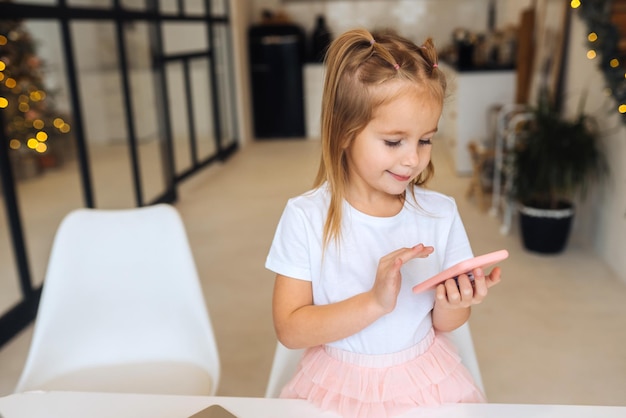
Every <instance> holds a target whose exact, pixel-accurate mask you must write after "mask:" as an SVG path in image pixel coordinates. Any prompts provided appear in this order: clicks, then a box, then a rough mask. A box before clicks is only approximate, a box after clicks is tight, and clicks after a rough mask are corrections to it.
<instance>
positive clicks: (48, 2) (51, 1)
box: [13, 0, 57, 6]
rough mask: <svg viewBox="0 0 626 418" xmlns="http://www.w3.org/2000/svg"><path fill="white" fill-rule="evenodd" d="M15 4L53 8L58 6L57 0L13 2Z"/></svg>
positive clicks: (22, 0) (16, 0)
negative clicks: (52, 6)
mask: <svg viewBox="0 0 626 418" xmlns="http://www.w3.org/2000/svg"><path fill="white" fill-rule="evenodd" d="M13 2H14V3H19V4H33V5H42V6H51V5H55V4H57V0H13Z"/></svg>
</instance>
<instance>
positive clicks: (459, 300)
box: [435, 267, 500, 309]
mask: <svg viewBox="0 0 626 418" xmlns="http://www.w3.org/2000/svg"><path fill="white" fill-rule="evenodd" d="M472 273H473V275H474V281H473V282H472V281H471V280H470V278H469V277H468V276H467V274H462V275H460V276H459V277H458V279H457V280H458V285H457V280H454V279H448V280H446V281H445V282H443V283H441V284H440V285H438V286H437V290H436V293H435V302H436V304H437V305H438V306H439V307H441V308H447V309H458V308H468V307H470V306H472V305H476V304H479V303H481V302H482V301H483V300H484V299H485V298H486V297H487V293H488V289H489V288H490V287H492V286H495V285H497V284H498V283H500V268H499V267H494V268H493V270H491V273H489V275H487V276H485V274H484V272H483V269H482V268H480V267H479V268H476V269H474V270H473V271H472Z"/></svg>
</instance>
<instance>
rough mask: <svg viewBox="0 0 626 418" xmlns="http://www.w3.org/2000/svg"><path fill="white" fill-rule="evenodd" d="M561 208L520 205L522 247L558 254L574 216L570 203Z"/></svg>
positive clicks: (564, 243) (537, 251)
mask: <svg viewBox="0 0 626 418" xmlns="http://www.w3.org/2000/svg"><path fill="white" fill-rule="evenodd" d="M568 206H569V207H566V208H562V209H537V208H533V207H529V206H520V227H521V231H522V241H523V243H524V247H525V248H526V249H527V250H529V251H533V252H536V253H542V254H558V253H560V252H562V251H563V250H564V249H565V247H566V245H567V241H568V238H569V233H570V230H571V227H572V219H573V218H574V209H573V208H572V206H571V205H568Z"/></svg>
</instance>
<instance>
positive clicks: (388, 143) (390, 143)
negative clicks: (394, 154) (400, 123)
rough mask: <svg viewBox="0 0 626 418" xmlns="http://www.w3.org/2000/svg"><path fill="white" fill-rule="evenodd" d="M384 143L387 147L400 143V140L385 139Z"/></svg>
mask: <svg viewBox="0 0 626 418" xmlns="http://www.w3.org/2000/svg"><path fill="white" fill-rule="evenodd" d="M385 145H387V146H388V147H391V148H393V147H397V146H399V145H400V141H387V140H385Z"/></svg>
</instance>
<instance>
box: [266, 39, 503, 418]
mask: <svg viewBox="0 0 626 418" xmlns="http://www.w3.org/2000/svg"><path fill="white" fill-rule="evenodd" d="M325 63H326V80H325V85H324V92H323V107H322V158H321V163H320V167H319V172H318V175H317V178H316V180H315V184H314V188H313V190H311V191H309V192H307V193H304V194H303V195H301V196H298V197H295V198H293V199H290V200H289V202H288V203H287V206H286V208H285V210H284V212H283V215H282V217H281V219H280V222H279V225H278V227H277V230H276V235H275V237H274V241H273V243H272V247H271V249H270V252H269V255H268V257H267V261H266V267H267V268H268V269H269V270H272V271H274V272H275V273H276V282H275V286H274V298H273V316H274V325H275V329H276V333H277V336H278V339H279V340H280V341H281V342H282V343H283V344H284V345H285V346H287V347H290V348H308V349H307V350H306V351H305V354H304V356H303V358H302V360H301V362H300V364H299V367H298V371H297V373H296V375H295V376H294V377H293V379H292V380H291V381H290V382H289V383H288V384H287V386H286V387H285V388H284V389H283V391H282V394H281V397H285V398H303V399H308V400H310V401H311V402H314V403H315V404H317V405H318V406H320V407H321V408H323V409H329V410H334V411H336V412H338V413H340V414H341V415H342V416H345V417H376V418H381V417H386V416H393V415H397V414H400V413H402V412H404V411H406V410H407V409H410V408H414V407H415V406H418V405H431V406H432V405H438V404H441V403H448V402H484V401H485V399H484V396H483V394H482V393H481V391H480V390H479V389H478V388H477V386H476V384H475V383H474V382H473V380H472V377H471V375H470V374H469V372H468V371H467V369H466V368H465V367H464V366H463V365H462V364H461V363H460V359H459V357H458V355H457V354H456V352H455V348H454V347H453V346H452V345H451V343H450V342H448V340H446V338H445V337H444V336H443V335H442V334H441V333H442V332H446V331H451V330H454V329H455V328H458V327H459V326H461V325H462V324H463V323H464V322H465V321H467V319H468V318H469V315H470V307H471V305H474V304H478V303H480V302H481V301H482V300H483V299H484V298H485V297H486V296H487V289H488V288H489V287H491V286H493V285H495V284H497V283H498V282H499V281H500V269H499V268H497V267H496V268H494V269H493V270H492V272H491V274H489V275H485V274H484V273H483V271H482V269H475V270H474V271H473V274H474V277H475V280H474V282H473V283H472V282H471V281H470V279H469V278H468V277H467V275H462V276H461V277H460V278H459V280H458V285H457V283H456V282H455V281H454V280H453V279H450V280H448V281H446V282H445V283H443V284H440V285H439V286H438V287H437V288H436V289H435V290H434V291H429V292H425V293H420V294H414V293H413V292H412V291H411V288H412V287H413V286H415V285H416V284H417V283H420V282H422V281H424V280H426V279H427V278H429V277H430V276H433V275H434V274H436V273H438V272H439V271H441V270H443V269H445V268H447V267H450V266H452V265H453V264H456V263H457V262H459V261H463V260H466V259H469V258H471V257H472V256H473V254H472V251H471V248H470V244H469V241H468V238H467V234H466V232H465V229H464V227H463V223H462V222H461V218H460V217H459V214H458V210H457V207H456V204H455V202H454V200H453V199H452V198H450V197H447V196H444V195H442V194H440V193H436V192H434V191H430V190H427V189H425V188H424V187H423V186H424V185H425V184H426V182H427V181H428V180H429V179H430V178H431V177H432V176H433V173H434V167H433V164H432V162H431V160H430V156H431V148H432V146H433V136H434V135H435V133H436V132H437V124H438V121H439V117H440V115H441V111H442V106H443V100H444V96H445V88H446V81H445V78H444V74H443V73H442V71H441V70H439V69H438V68H437V53H436V51H435V48H434V46H433V43H432V41H431V40H430V39H428V40H427V41H426V42H425V43H424V45H422V46H417V45H415V44H413V43H412V42H410V41H409V40H407V39H404V38H402V37H399V36H398V35H396V34H394V33H389V32H384V33H374V34H371V33H370V32H368V31H366V30H351V31H348V32H346V33H344V34H343V35H341V36H340V37H338V38H337V39H336V40H335V41H334V42H333V43H332V44H331V46H330V47H329V49H328V52H327V55H326V61H325Z"/></svg>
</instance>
